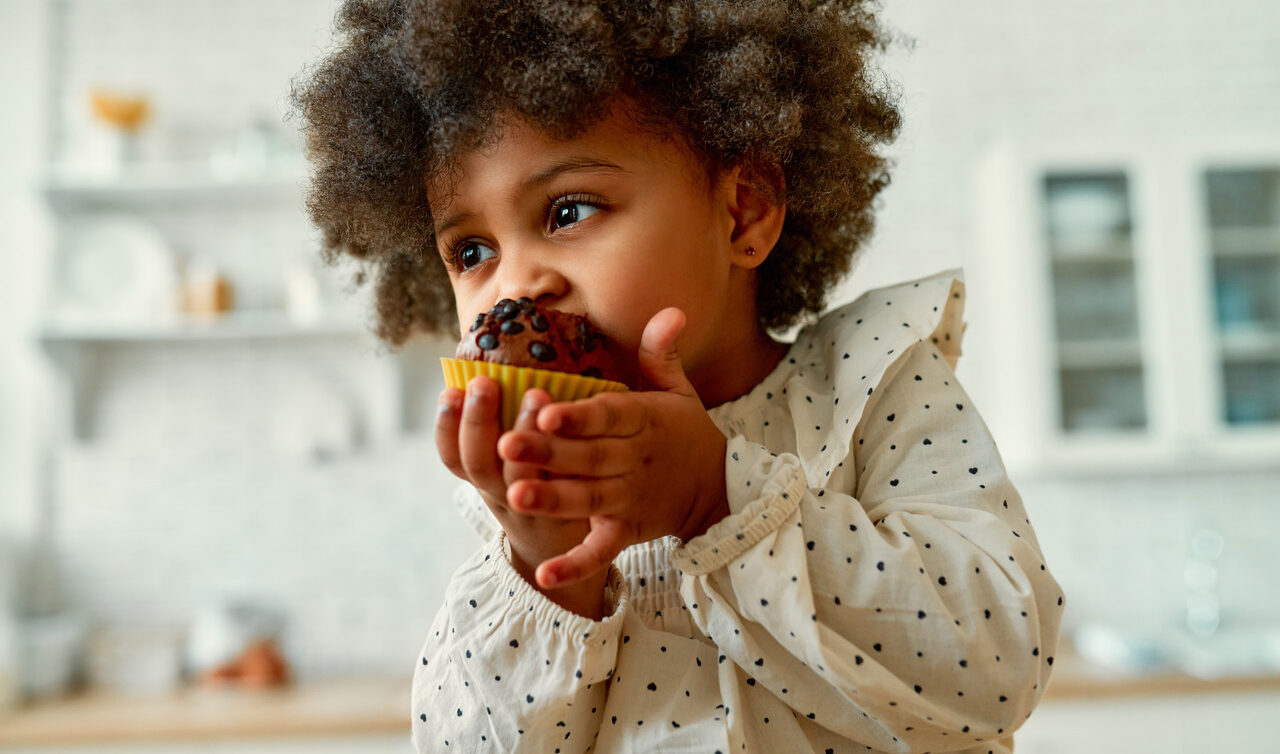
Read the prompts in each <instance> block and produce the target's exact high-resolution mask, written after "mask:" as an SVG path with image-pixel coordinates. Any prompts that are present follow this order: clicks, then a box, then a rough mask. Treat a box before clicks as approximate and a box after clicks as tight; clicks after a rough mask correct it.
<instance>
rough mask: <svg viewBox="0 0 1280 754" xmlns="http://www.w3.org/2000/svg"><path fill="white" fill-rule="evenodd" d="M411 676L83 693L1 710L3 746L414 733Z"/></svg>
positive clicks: (0, 747) (0, 742)
mask: <svg viewBox="0 0 1280 754" xmlns="http://www.w3.org/2000/svg"><path fill="white" fill-rule="evenodd" d="M409 685H410V681H409V679H407V678H355V679H343V680H327V681H311V682H307V683H300V684H295V685H294V686H291V687H285V688H278V689H240V688H234V687H223V688H217V687H200V686H191V687H188V688H185V689H183V690H182V691H180V692H178V693H176V694H173V695H171V696H161V697H136V696H124V695H116V694H105V693H82V694H76V695H72V696H69V697H66V698H64V699H59V700H56V701H48V702H43V703H40V704H35V705H30V706H28V707H26V708H23V709H19V710H17V711H16V712H14V713H12V714H11V715H10V716H8V717H0V750H3V749H5V748H6V747H10V746H22V745H28V746H29V745H54V744H57V745H69V744H86V743H93V744H102V743H123V742H142V741H191V740H211V739H218V738H282V737H304V736H305V737H312V736H354V735H362V734H388V733H391V734H394V733H403V734H404V735H405V736H406V737H407V736H408V733H409Z"/></svg>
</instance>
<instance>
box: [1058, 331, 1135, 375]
mask: <svg viewBox="0 0 1280 754" xmlns="http://www.w3.org/2000/svg"><path fill="white" fill-rule="evenodd" d="M1058 365H1059V367H1060V368H1062V369H1071V370H1081V369H1105V368H1108V367H1131V366H1141V365H1142V344H1141V343H1139V342H1138V340H1137V339H1136V338H1110V339H1102V338H1099V339H1096V340H1075V341H1062V342H1060V343H1058Z"/></svg>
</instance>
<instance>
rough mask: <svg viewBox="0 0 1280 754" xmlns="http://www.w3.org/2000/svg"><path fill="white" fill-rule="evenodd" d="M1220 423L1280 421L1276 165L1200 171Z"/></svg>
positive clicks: (1279, 182)
mask: <svg viewBox="0 0 1280 754" xmlns="http://www.w3.org/2000/svg"><path fill="white" fill-rule="evenodd" d="M1204 188H1205V200H1206V203H1207V206H1208V216H1209V239H1210V246H1211V248H1210V252H1211V259H1212V268H1213V296H1214V314H1215V322H1214V330H1215V332H1216V335H1217V343H1218V350H1219V355H1220V358H1221V378H1222V418H1223V420H1224V421H1225V422H1226V423H1227V424H1229V425H1246V424H1256V423H1265V422H1277V421H1280V168H1254V169H1220V170H1209V171H1207V172H1206V173H1205V181H1204Z"/></svg>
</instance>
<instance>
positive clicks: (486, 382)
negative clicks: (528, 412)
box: [458, 377, 504, 494]
mask: <svg viewBox="0 0 1280 754" xmlns="http://www.w3.org/2000/svg"><path fill="white" fill-rule="evenodd" d="M501 398H502V396H501V393H500V392H499V387H498V383H497V382H495V381H494V380H493V379H491V378H489V377H476V378H475V379H473V380H471V382H469V383H467V394H466V400H465V401H463V404H462V421H461V423H460V424H459V427H458V447H459V451H460V453H461V456H462V468H463V469H464V470H465V471H466V474H467V478H468V479H469V480H470V481H471V483H472V484H474V485H475V486H476V487H479V488H481V489H488V490H499V491H500V490H501V489H502V487H503V486H504V485H503V481H502V462H501V460H499V458H498V452H497V444H498V433H499V432H500V431H501V429H500V427H499V426H498V411H499V409H500V408H501V405H500V404H501ZM499 494H501V492H499Z"/></svg>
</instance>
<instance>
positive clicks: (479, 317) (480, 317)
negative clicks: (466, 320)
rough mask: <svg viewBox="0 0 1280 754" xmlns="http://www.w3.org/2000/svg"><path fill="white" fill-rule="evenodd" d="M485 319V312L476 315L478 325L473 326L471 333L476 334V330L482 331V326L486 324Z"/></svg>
mask: <svg viewBox="0 0 1280 754" xmlns="http://www.w3.org/2000/svg"><path fill="white" fill-rule="evenodd" d="M484 317H485V315H484V312H481V313H479V314H477V315H476V323H475V324H474V325H472V326H471V332H475V331H476V330H479V329H480V325H483V324H484Z"/></svg>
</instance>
